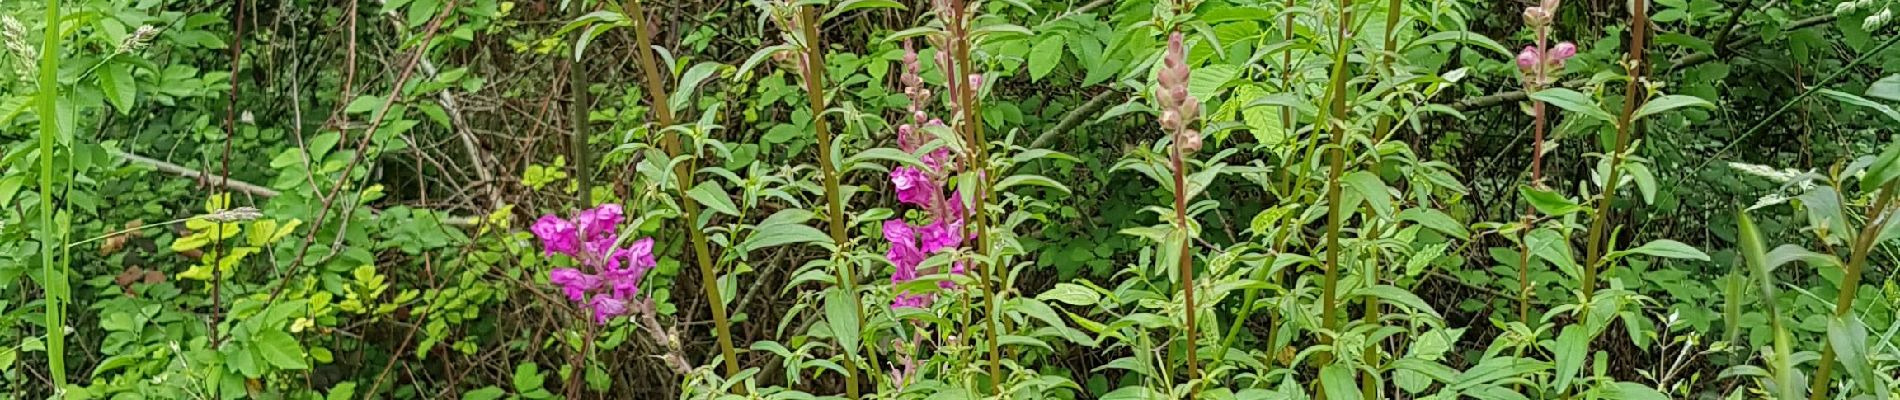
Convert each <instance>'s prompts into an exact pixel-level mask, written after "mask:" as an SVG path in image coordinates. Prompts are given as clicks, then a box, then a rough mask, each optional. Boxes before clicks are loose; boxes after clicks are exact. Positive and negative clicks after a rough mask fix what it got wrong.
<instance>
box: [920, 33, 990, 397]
mask: <svg viewBox="0 0 1900 400" xmlns="http://www.w3.org/2000/svg"><path fill="white" fill-rule="evenodd" d="M931 5H932V8H933V9H934V10H935V12H936V14H937V18H938V19H940V20H942V21H943V26H944V34H943V35H942V36H938V37H934V38H933V41H934V42H935V43H934V44H936V46H937V49H938V51H937V60H936V61H937V64H938V68H939V69H940V70H941V71H943V76H945V77H946V79H944V86H945V89H947V90H948V91H949V96H950V107H951V114H953V115H956V116H957V117H958V118H954V119H953V120H952V124H953V126H952V128H953V129H955V130H956V132H957V133H958V134H960V135H962V136H963V141H964V143H966V144H967V145H968V148H969V151H967V152H965V153H964V155H965V161H964V163H963V165H962V167H963V168H964V170H965V171H966V172H968V173H975V174H976V177H977V179H972V180H970V181H966V182H974V185H972V186H975V187H970V188H962V189H963V190H970V191H972V195H973V198H974V199H975V201H974V204H971V205H970V208H971V210H972V213H973V214H972V217H973V218H972V219H974V221H972V223H970V224H968V225H967V228H968V229H971V230H973V231H974V233H973V234H972V235H973V236H974V237H975V238H976V252H975V253H976V262H975V263H976V266H977V268H978V270H977V271H978V272H977V274H976V275H977V276H978V277H979V279H978V281H979V282H981V283H982V287H983V291H984V296H983V302H984V309H985V310H986V311H985V312H984V314H985V315H984V319H985V321H986V324H987V325H988V329H986V330H985V335H986V336H987V339H988V341H989V355H990V388H991V390H993V391H994V392H996V393H1001V392H1002V388H1003V386H1002V381H1003V375H1002V374H1003V359H1002V353H1001V349H1000V348H999V346H998V344H997V330H998V323H997V321H996V297H997V296H1000V295H1001V291H1000V290H997V289H998V288H996V287H995V285H996V283H995V282H1005V281H1006V279H1005V276H1004V272H1003V271H1002V269H1001V268H996V266H993V265H988V264H987V263H986V262H985V261H984V259H985V257H986V256H988V255H989V247H990V242H989V234H988V233H987V232H986V231H987V230H988V228H989V225H988V219H989V217H988V213H987V211H986V210H987V209H988V207H987V205H988V204H989V145H988V143H989V142H988V141H986V139H985V138H984V136H983V120H982V117H981V116H982V112H981V111H982V109H981V107H982V105H981V102H980V101H978V95H979V94H980V91H981V87H982V85H983V75H982V74H980V73H976V72H974V71H975V69H974V68H973V67H972V66H971V63H970V46H971V45H972V43H971V41H970V28H971V25H970V23H971V21H973V19H972V18H971V16H970V15H969V14H970V12H969V11H970V10H969V8H968V7H966V3H965V2H964V1H963V0H932V1H931ZM958 197H959V198H960V197H961V196H958ZM992 274H994V275H992ZM993 281H994V282H993Z"/></svg>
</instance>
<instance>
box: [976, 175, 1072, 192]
mask: <svg viewBox="0 0 1900 400" xmlns="http://www.w3.org/2000/svg"><path fill="white" fill-rule="evenodd" d="M1020 185H1032V186H1042V187H1047V188H1051V189H1055V190H1057V191H1060V192H1062V194H1064V195H1067V194H1069V187H1068V186H1064V185H1063V184H1062V183H1061V182H1056V181H1055V180H1054V179H1049V177H1045V176H1042V175H1010V176H1009V177H1008V178H1003V181H1002V182H997V183H996V187H995V188H993V189H991V190H993V191H997V192H1001V191H1004V190H1007V189H1009V188H1011V187H1015V186H1020Z"/></svg>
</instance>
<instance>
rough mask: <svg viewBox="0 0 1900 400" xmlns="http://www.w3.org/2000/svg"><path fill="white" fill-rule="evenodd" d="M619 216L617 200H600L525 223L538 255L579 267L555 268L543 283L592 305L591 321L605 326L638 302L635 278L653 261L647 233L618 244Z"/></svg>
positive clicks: (577, 300) (638, 281)
mask: <svg viewBox="0 0 1900 400" xmlns="http://www.w3.org/2000/svg"><path fill="white" fill-rule="evenodd" d="M621 218H622V217H621V209H620V205H618V204H603V205H601V206H599V207H595V208H592V209H588V210H585V211H581V212H580V213H579V214H576V215H575V216H574V218H573V219H562V218H560V217H556V216H554V215H544V216H542V217H541V219H540V220H538V221H535V223H534V226H533V227H531V228H530V230H531V231H533V232H534V236H535V237H537V238H539V239H541V248H542V253H543V254H544V255H546V256H549V257H552V256H554V255H555V254H561V255H565V256H568V257H570V258H573V259H574V260H575V261H577V262H579V264H580V266H581V267H582V268H584V270H583V269H582V268H555V269H554V270H553V271H549V272H548V282H550V283H553V284H554V285H556V286H559V287H561V292H562V293H564V294H566V295H567V298H568V300H572V301H574V302H577V303H580V304H581V306H582V307H586V308H588V309H590V310H592V311H593V314H594V323H597V324H602V325H605V324H606V323H607V321H608V320H611V319H613V318H614V317H618V316H621V315H625V314H627V313H628V312H629V311H630V307H631V306H637V305H638V304H640V302H639V301H637V300H636V299H635V297H636V296H637V295H639V293H640V279H641V278H642V277H644V276H646V273H647V271H650V270H652V269H653V267H654V265H656V264H655V263H654V260H653V238H641V239H640V240H636V241H634V242H633V243H632V244H631V245H629V246H628V247H626V248H621V247H620V246H619V239H620V236H619V234H618V230H619V228H618V226H619V225H620V220H621Z"/></svg>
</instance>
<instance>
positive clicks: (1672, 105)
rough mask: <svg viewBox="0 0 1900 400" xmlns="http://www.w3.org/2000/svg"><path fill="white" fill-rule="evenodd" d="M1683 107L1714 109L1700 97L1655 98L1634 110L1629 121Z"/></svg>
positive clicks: (1675, 95) (1670, 96)
mask: <svg viewBox="0 0 1900 400" xmlns="http://www.w3.org/2000/svg"><path fill="white" fill-rule="evenodd" d="M1683 107H1702V108H1715V103H1710V102H1709V101H1708V100H1703V99H1702V98H1701V97H1695V96H1685V95H1679V94H1672V95H1667V96H1662V97H1657V98H1655V99H1652V100H1650V101H1649V102H1648V103H1643V107H1642V108H1639V109H1636V114H1635V115H1634V116H1631V117H1630V119H1631V120H1640V119H1643V118H1644V117H1648V116H1651V115H1656V114H1659V113H1662V112H1665V111H1669V110H1674V109H1678V108H1683Z"/></svg>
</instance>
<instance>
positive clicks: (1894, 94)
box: [1867, 74, 1900, 101]
mask: <svg viewBox="0 0 1900 400" xmlns="http://www.w3.org/2000/svg"><path fill="white" fill-rule="evenodd" d="M1867 97H1874V98H1881V99H1887V100H1892V101H1900V74H1893V75H1887V77H1885V78H1880V80H1878V81H1874V83H1873V84H1871V85H1867Z"/></svg>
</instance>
